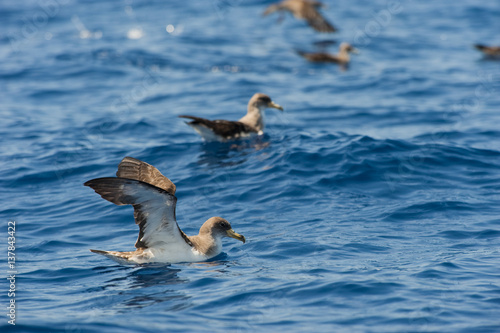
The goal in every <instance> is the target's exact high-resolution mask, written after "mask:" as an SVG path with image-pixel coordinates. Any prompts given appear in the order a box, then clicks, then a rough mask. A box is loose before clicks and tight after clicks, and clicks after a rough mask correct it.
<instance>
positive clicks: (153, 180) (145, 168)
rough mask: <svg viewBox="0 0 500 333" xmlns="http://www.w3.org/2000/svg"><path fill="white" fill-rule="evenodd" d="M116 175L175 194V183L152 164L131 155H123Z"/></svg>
mask: <svg viewBox="0 0 500 333" xmlns="http://www.w3.org/2000/svg"><path fill="white" fill-rule="evenodd" d="M116 176H117V177H119V178H127V179H135V180H140V181H141V182H144V183H148V184H151V185H153V186H156V187H159V188H161V189H163V190H165V191H167V192H168V193H170V194H172V195H174V194H175V189H176V188H175V184H174V183H172V181H171V180H170V179H168V178H167V177H165V176H164V175H162V174H161V172H160V171H158V169H157V168H155V167H154V166H152V165H150V164H148V163H146V162H143V161H140V160H138V159H136V158H133V157H129V156H127V157H125V158H124V159H123V160H122V161H121V162H120V164H119V165H118V171H117V172H116Z"/></svg>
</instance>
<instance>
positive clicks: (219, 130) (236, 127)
mask: <svg viewBox="0 0 500 333" xmlns="http://www.w3.org/2000/svg"><path fill="white" fill-rule="evenodd" d="M179 117H180V118H187V119H191V120H193V121H190V122H189V123H188V125H190V126H191V127H194V128H195V129H196V127H198V126H203V127H205V128H207V129H209V130H210V131H212V132H213V133H214V134H215V135H218V136H220V137H222V138H224V139H230V138H235V137H238V136H239V135H240V134H241V133H250V132H256V131H255V129H253V128H252V127H250V126H248V125H246V124H244V123H242V122H239V121H229V120H208V119H205V118H199V117H194V116H179Z"/></svg>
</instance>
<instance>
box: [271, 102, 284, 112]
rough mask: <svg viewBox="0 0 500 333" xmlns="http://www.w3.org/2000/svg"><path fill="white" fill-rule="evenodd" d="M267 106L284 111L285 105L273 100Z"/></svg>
mask: <svg viewBox="0 0 500 333" xmlns="http://www.w3.org/2000/svg"><path fill="white" fill-rule="evenodd" d="M267 107H268V108H273V109H278V110H280V111H283V107H282V106H281V105H279V104H276V103H274V102H273V101H271V102H269V104H267Z"/></svg>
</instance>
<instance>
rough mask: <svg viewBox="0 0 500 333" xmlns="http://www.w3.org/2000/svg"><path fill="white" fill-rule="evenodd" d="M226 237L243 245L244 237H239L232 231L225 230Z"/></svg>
mask: <svg viewBox="0 0 500 333" xmlns="http://www.w3.org/2000/svg"><path fill="white" fill-rule="evenodd" d="M226 235H227V237H231V238H234V239H237V240H240V241H242V242H243V243H245V236H243V235H240V234H238V233H236V232H234V230H233V229H229V230H227V231H226Z"/></svg>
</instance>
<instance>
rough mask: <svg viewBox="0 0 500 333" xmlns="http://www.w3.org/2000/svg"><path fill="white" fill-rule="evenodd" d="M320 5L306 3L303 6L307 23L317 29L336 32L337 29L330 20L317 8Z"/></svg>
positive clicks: (303, 14) (303, 13)
mask: <svg viewBox="0 0 500 333" xmlns="http://www.w3.org/2000/svg"><path fill="white" fill-rule="evenodd" d="M317 6H319V5H317V4H316V5H315V4H312V3H306V4H304V6H303V7H302V9H303V10H302V12H301V14H302V17H303V18H304V19H305V20H306V21H307V23H308V24H309V25H310V26H311V27H312V28H313V29H315V30H317V31H319V32H335V31H336V30H337V29H335V28H334V27H333V25H332V24H331V23H330V22H328V21H327V20H326V19H325V18H324V17H323V15H321V14H320V12H319V11H318V10H317V9H316V8H315V7H317Z"/></svg>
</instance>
